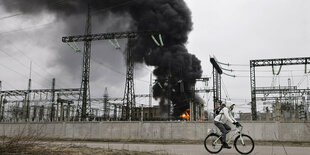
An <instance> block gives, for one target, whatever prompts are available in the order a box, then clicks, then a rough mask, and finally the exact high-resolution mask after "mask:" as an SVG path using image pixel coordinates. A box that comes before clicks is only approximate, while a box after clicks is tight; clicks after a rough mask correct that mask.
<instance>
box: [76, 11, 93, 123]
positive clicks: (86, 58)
mask: <svg viewBox="0 0 310 155" xmlns="http://www.w3.org/2000/svg"><path fill="white" fill-rule="evenodd" d="M85 35H91V9H90V6H88V11H87V21H86V28H85ZM90 55H91V40H86V41H85V42H84V52H83V73H82V82H81V92H80V97H79V98H81V95H82V115H81V120H82V121H85V120H86V117H87V109H89V110H90V106H91V103H90V88H89V74H90ZM87 106H88V107H89V108H88V107H87Z"/></svg>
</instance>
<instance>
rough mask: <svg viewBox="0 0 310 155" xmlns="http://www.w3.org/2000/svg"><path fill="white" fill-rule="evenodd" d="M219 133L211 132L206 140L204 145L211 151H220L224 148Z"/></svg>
mask: <svg viewBox="0 0 310 155" xmlns="http://www.w3.org/2000/svg"><path fill="white" fill-rule="evenodd" d="M219 137H220V136H219V135H217V134H214V133H212V134H209V135H208V136H207V137H206V139H205V141H204V146H205V148H206V150H207V151H208V152H210V153H212V154H213V153H219V152H220V151H221V150H222V148H223V145H222V141H221V139H219Z"/></svg>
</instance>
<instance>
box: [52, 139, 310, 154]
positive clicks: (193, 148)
mask: <svg viewBox="0 0 310 155" xmlns="http://www.w3.org/2000/svg"><path fill="white" fill-rule="evenodd" d="M57 143H58V142H57ZM59 143H61V144H74V145H86V146H88V147H99V148H111V149H127V150H135V151H148V152H151V151H152V152H156V153H158V154H180V155H205V154H208V152H207V151H206V150H205V148H204V146H203V145H198V144H132V143H106V142H104V143H100V142H82V143H79V142H59ZM220 154H221V155H232V154H238V152H237V151H236V150H235V149H234V148H232V149H230V150H228V149H223V150H222V151H221V152H220ZM251 154H255V155H286V154H288V155H309V154H310V147H296V146H294V147H289V146H285V147H284V148H283V146H255V149H254V151H253V152H252V153H251Z"/></svg>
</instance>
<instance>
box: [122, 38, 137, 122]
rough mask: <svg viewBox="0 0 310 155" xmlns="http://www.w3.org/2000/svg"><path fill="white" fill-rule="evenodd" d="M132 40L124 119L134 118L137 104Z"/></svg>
mask: <svg viewBox="0 0 310 155" xmlns="http://www.w3.org/2000/svg"><path fill="white" fill-rule="evenodd" d="M131 43H132V41H131V40H128V49H127V57H126V64H127V71H126V83H125V92H124V101H123V110H122V118H123V119H124V120H129V121H131V119H132V116H133V115H132V110H133V107H135V106H136V101H135V88H134V79H133V77H134V62H133V55H132V50H131V48H130V47H131Z"/></svg>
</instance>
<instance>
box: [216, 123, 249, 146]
mask: <svg viewBox="0 0 310 155" xmlns="http://www.w3.org/2000/svg"><path fill="white" fill-rule="evenodd" d="M242 129H243V127H242V126H240V127H239V128H237V127H236V128H235V129H233V130H231V131H234V132H235V133H234V134H232V135H231V136H230V137H229V139H228V141H227V143H230V141H231V140H232V138H233V137H234V136H236V135H240V139H241V142H242V145H244V141H243V138H242V133H241V131H242ZM221 138H222V135H221V136H220V137H219V138H217V139H216V140H215V141H214V142H213V145H215V144H217V141H218V140H220V139H221ZM218 145H219V144H218Z"/></svg>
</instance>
